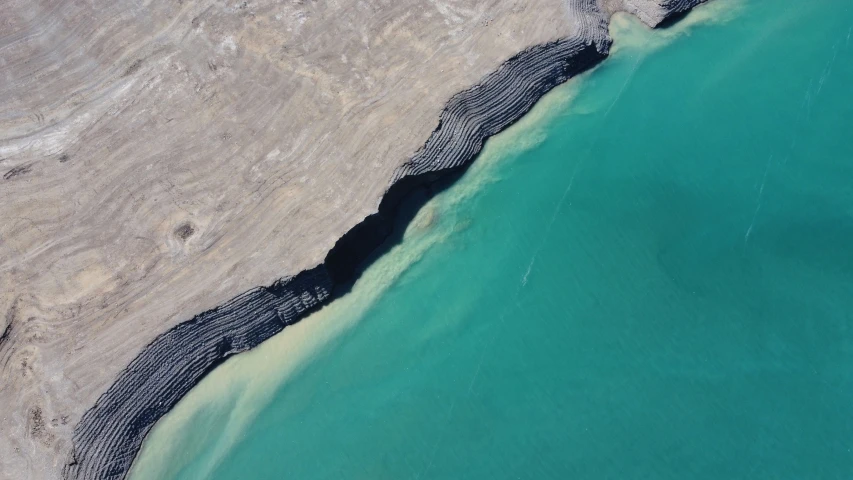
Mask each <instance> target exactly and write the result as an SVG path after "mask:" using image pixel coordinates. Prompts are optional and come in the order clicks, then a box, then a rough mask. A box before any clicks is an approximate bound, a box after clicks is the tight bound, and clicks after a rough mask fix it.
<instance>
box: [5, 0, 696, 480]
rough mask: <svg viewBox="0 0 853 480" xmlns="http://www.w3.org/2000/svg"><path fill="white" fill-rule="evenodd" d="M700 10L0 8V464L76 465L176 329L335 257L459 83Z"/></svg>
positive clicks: (573, 6) (24, 468)
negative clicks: (102, 416)
mask: <svg viewBox="0 0 853 480" xmlns="http://www.w3.org/2000/svg"><path fill="white" fill-rule="evenodd" d="M689 3H697V2H696V1H695V0H694V1H690V2H679V5H675V6H672V5H667V4H664V5H658V4H656V3H654V4H653V3H652V2H644V1H631V0H625V1H624V2H606V5H604V9H603V10H599V8H598V5H597V4H596V2H595V1H593V0H573V1H570V2H564V1H559V0H534V1H517V2H512V1H490V2H480V3H475V2H471V1H458V2H452V1H447V2H438V1H431V2H415V1H398V2H381V1H368V2H334V1H317V2H288V3H285V4H279V3H278V2H272V1H269V2H266V1H260V2H242V1H239V2H214V1H189V0H187V1H182V2H129V1H115V2H107V3H93V2H85V1H69V2H56V3H50V2H29V1H28V2H23V1H11V0H2V1H0V10H2V12H3V15H2V19H0V78H3V82H0V170H2V174H3V178H2V179H0V218H2V219H3V222H2V224H0V272H2V273H0V311H2V315H0V369H2V370H0V404H2V405H4V411H3V415H2V416H0V431H2V436H0V477H8V478H56V477H58V476H59V472H60V470H61V469H62V467H63V465H64V463H65V462H66V460H67V459H68V458H69V457H68V452H69V450H70V447H71V434H72V429H73V428H74V425H75V424H76V423H77V422H78V420H79V419H80V417H81V415H82V414H83V412H84V411H86V410H87V409H88V408H89V407H91V406H92V404H93V403H94V401H95V399H97V398H98V396H99V395H100V394H102V393H103V392H104V391H105V390H106V389H107V388H108V387H109V386H110V384H111V383H112V381H113V379H114V378H115V377H116V375H117V374H118V373H119V372H120V371H121V370H122V369H123V368H125V367H126V366H127V365H128V364H129V363H130V361H131V360H132V359H133V358H134V357H135V356H136V355H137V354H138V353H139V352H140V350H141V349H142V348H143V347H144V346H145V345H147V344H148V343H150V342H151V341H152V340H153V339H154V338H155V337H156V336H157V335H158V334H160V333H162V332H164V331H166V330H167V329H169V328H171V327H173V326H175V325H176V324H178V323H180V322H181V321H184V320H187V319H189V318H192V317H193V315H195V314H197V313H199V312H201V311H205V310H208V309H211V308H213V307H215V306H217V305H221V304H223V303H225V302H226V301H227V300H229V299H231V298H233V297H235V296H236V295H237V294H240V293H242V292H245V291H247V290H249V289H250V288H252V287H255V286H258V285H270V284H272V283H273V282H274V281H275V280H276V279H279V278H281V277H284V276H287V275H293V274H296V273H298V272H301V271H304V270H306V269H309V268H311V267H313V266H315V265H317V264H318V263H319V262H320V261H321V259H322V258H323V256H324V255H325V254H326V252H328V250H329V249H330V248H331V247H332V245H334V243H335V241H336V240H337V239H338V238H339V237H340V236H341V235H342V234H343V233H344V232H346V231H348V230H349V229H350V228H351V227H352V226H353V225H355V224H356V223H358V222H359V221H361V219H363V218H364V217H365V216H366V215H367V214H369V213H371V212H373V211H374V210H375V208H376V206H377V204H378V202H379V200H380V198H381V196H382V194H383V192H384V191H385V190H386V188H387V186H388V184H389V181H390V179H391V178H392V175H393V173H394V171H395V169H397V168H398V167H400V166H401V165H402V164H404V162H406V161H407V160H408V159H409V158H410V157H412V155H413V154H414V153H415V152H416V151H417V150H418V148H419V147H420V146H422V145H423V144H424V142H425V140H426V139H427V138H428V137H429V134H430V132H431V131H433V130H434V129H435V127H436V124H437V121H438V116H439V112H440V111H441V109H442V107H443V106H444V104H445V103H446V102H447V100H448V99H449V98H450V97H451V96H452V95H453V94H454V93H456V92H458V91H460V90H463V89H464V88H466V87H468V86H470V85H472V84H474V83H476V82H477V81H478V80H479V79H481V78H483V77H484V76H485V75H486V74H487V73H489V72H491V71H493V70H495V69H496V68H497V67H498V65H500V64H501V63H502V62H503V61H505V60H506V59H507V58H509V57H511V56H512V55H513V54H515V53H516V52H518V51H521V50H523V49H525V48H528V47H530V46H532V45H537V44H542V43H545V42H549V41H553V40H556V39H559V38H566V37H577V36H578V35H580V36H583V37H584V38H589V39H591V40H593V41H594V40H600V39H601V38H603V36H604V35H606V28H605V27H606V20H605V18H606V13H610V12H612V11H614V10H615V9H627V10H629V11H632V12H633V13H636V14H638V16H640V18H643V19H645V20H646V21H648V22H650V23H654V22H656V21H659V19H662V18H663V15H661V12H664V11H677V9H678V8H682V4H683V6H684V8H687V6H689V5H688V4H689ZM667 9H669V10H667ZM602 12H604V13H602ZM188 353H189V352H188Z"/></svg>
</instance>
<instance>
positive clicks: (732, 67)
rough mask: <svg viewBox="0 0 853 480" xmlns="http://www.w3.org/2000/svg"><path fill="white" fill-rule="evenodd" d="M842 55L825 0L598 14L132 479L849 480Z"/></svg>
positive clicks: (851, 297) (181, 415)
mask: <svg viewBox="0 0 853 480" xmlns="http://www.w3.org/2000/svg"><path fill="white" fill-rule="evenodd" d="M712 19H714V20H712ZM851 33H853V1H847V0H809V1H808V2H803V1H801V0H776V1H773V2H769V1H762V0H717V1H716V2H715V3H712V4H710V5H709V6H706V7H703V8H701V9H699V10H698V11H697V12H694V13H693V14H691V15H690V16H689V17H688V18H687V19H686V21H685V22H682V23H681V24H679V25H678V26H676V27H673V28H671V29H669V30H666V31H657V32H651V31H648V30H647V29H645V28H643V27H641V26H639V25H638V24H637V23H636V22H635V21H633V20H630V19H626V18H624V17H621V18H618V19H616V20H615V21H614V27H613V35H614V37H615V39H616V42H617V43H616V45H617V48H615V51H614V54H613V56H612V57H611V58H610V59H608V60H607V61H606V62H605V64H603V65H602V66H601V67H599V68H597V69H596V70H595V71H593V72H590V73H589V74H586V75H584V76H583V77H582V78H580V79H577V80H574V81H572V82H570V83H569V84H568V85H566V86H563V87H560V88H559V89H557V90H556V91H555V92H553V93H552V94H551V95H549V96H548V97H547V98H546V99H544V100H543V102H541V104H540V105H538V106H537V108H536V109H535V110H534V111H533V112H532V113H531V115H529V116H528V117H526V118H525V119H524V120H523V121H522V122H521V123H520V124H518V125H516V126H514V127H513V128H512V129H510V131H508V132H505V133H504V134H501V135H500V136H498V137H496V138H495V139H493V140H491V141H490V142H489V143H488V145H487V149H486V151H485V152H484V154H483V155H482V156H481V158H480V159H478V160H477V162H476V163H475V165H474V167H472V169H471V170H470V171H469V172H467V173H466V174H465V175H464V176H463V177H462V179H460V181H459V182H458V183H457V184H456V185H454V186H453V187H452V188H450V189H449V190H447V191H445V192H443V193H442V194H440V195H439V196H438V197H436V198H435V199H433V200H431V201H430V202H429V203H428V204H427V206H426V207H424V208H423V209H422V211H421V212H420V213H419V214H418V216H417V218H416V219H415V220H414V222H413V223H412V224H411V225H410V226H409V227H408V229H407V232H406V235H405V239H404V241H403V242H402V243H401V244H400V245H398V246H396V247H394V248H393V249H392V250H391V251H390V252H388V253H387V254H385V255H384V256H383V257H381V258H380V259H379V260H378V261H377V262H376V263H375V264H374V265H373V266H372V267H370V268H369V269H368V270H367V271H366V272H365V274H364V275H363V277H362V278H361V279H360V280H359V281H358V283H357V284H356V285H355V287H354V288H353V291H352V293H350V294H349V295H347V296H345V297H343V298H341V299H339V300H337V301H336V302H334V303H333V304H332V305H330V306H329V307H327V308H324V309H323V310H322V311H320V312H319V313H317V314H315V315H313V316H311V317H309V318H308V319H306V320H305V321H303V322H302V323H300V324H298V325H296V326H293V327H289V328H288V329H286V330H285V331H284V332H283V334H281V335H279V336H277V337H275V338H273V339H272V340H270V341H269V342H267V343H265V344H264V345H262V346H261V347H260V348H258V349H256V350H255V351H252V352H249V353H248V354H244V355H240V356H238V357H236V358H234V359H232V360H229V361H228V362H226V364H225V365H223V366H222V367H221V368H219V369H217V371H216V372H214V373H213V374H212V375H210V376H209V377H207V378H206V379H205V380H204V381H203V382H202V384H200V385H199V387H198V388H196V389H194V390H193V391H192V392H191V394H190V395H188V396H187V398H186V399H185V400H183V401H182V402H181V403H180V404H179V405H178V407H177V408H176V409H175V410H174V411H173V413H171V414H170V415H168V416H167V417H166V418H164V420H163V421H161V422H160V423H159V424H158V426H157V427H156V428H155V430H154V432H153V433H152V434H151V435H150V436H149V438H148V440H146V443H145V446H144V448H143V451H142V453H141V455H140V457H139V459H138V461H137V462H136V463H135V465H134V471H133V475H132V477H131V478H133V479H134V480H145V479H163V478H176V479H196V478H211V479H223V480H224V479H243V478H263V479H266V478H270V479H272V478H299V479H325V478H369V479H378V478H389V479H400V478H411V479H427V478H441V479H443V478H471V479H479V478H489V479H491V478H555V479H556V478H559V479H562V478H578V479H584V478H588V479H603V478H619V479H624V478H656V479H682V478H701V479H706V478H707V479H714V480H717V479H721V478H768V479H769V478H774V479H778V478H791V479H794V478H798V479H799V478H849V477H850V476H851V475H853V453H851V450H850V448H851V446H853V401H851V400H853V243H851V242H853V92H852V91H851V88H850V85H853V38H851Z"/></svg>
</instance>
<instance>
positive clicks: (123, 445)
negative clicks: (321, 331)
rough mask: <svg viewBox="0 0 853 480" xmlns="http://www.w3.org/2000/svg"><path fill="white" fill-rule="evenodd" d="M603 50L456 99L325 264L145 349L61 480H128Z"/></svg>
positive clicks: (543, 48) (561, 52)
mask: <svg viewBox="0 0 853 480" xmlns="http://www.w3.org/2000/svg"><path fill="white" fill-rule="evenodd" d="M589 3H590V4H591V2H589ZM611 3H615V2H611ZM635 3H643V2H635ZM645 3H647V4H649V3H650V2H645ZM700 3H703V0H672V1H669V2H665V3H662V4H661V3H658V4H654V5H645V6H644V7H637V6H636V5H635V4H634V3H632V2H625V3H620V4H618V5H616V7H618V8H615V9H614V6H613V5H608V4H606V3H605V8H607V9H609V12H611V13H612V12H613V11H614V10H627V11H630V12H632V13H635V14H636V13H639V15H638V17H640V18H641V20H643V21H644V22H646V23H647V24H650V25H652V26H657V25H659V24H662V23H665V22H667V20H669V19H672V18H678V16H679V15H680V14H683V13H685V12H687V11H689V10H690V9H691V8H693V7H694V6H696V5H698V4H700ZM626 5H627V6H628V7H629V8H626ZM590 8H593V7H590ZM605 27H606V25H605ZM609 48H610V40H609V38H608V37H607V36H606V35H600V34H599V35H585V36H578V37H575V38H571V39H561V40H557V41H554V42H549V43H547V44H542V45H537V46H535V47H532V48H530V49H527V50H525V51H523V52H521V53H519V54H518V55H516V56H514V57H512V58H511V59H509V60H507V61H506V62H505V63H504V64H502V65H501V67H500V68H499V69H498V70H496V71H495V72H493V73H491V74H489V75H488V76H486V77H485V78H484V79H483V80H482V81H481V82H480V83H478V84H477V85H475V86H474V87H472V88H470V89H468V90H465V91H463V92H461V93H459V94H457V95H455V96H453V97H452V98H451V99H450V101H449V102H448V103H447V106H446V107H445V109H444V110H443V111H442V114H441V120H440V122H439V126H438V127H437V128H436V130H435V131H434V132H433V133H432V134H431V135H430V137H429V139H428V140H427V142H426V144H425V145H424V147H423V148H422V149H421V150H420V151H419V152H418V153H417V154H416V155H415V156H414V157H413V158H412V159H410V160H409V161H408V162H406V163H405V164H404V165H402V166H401V167H399V168H398V169H397V170H396V171H395V173H394V176H393V178H392V182H391V186H390V187H389V189H388V190H387V191H386V193H385V195H384V196H383V199H382V201H381V203H380V205H379V207H378V211H377V212H376V213H374V214H371V215H369V216H368V217H366V218H365V219H364V220H363V221H362V222H361V223H359V224H357V225H356V226H355V227H354V228H353V229H351V230H350V231H349V232H347V233H346V234H345V235H344V236H343V237H342V238H341V239H340V240H338V242H337V243H336V244H335V246H334V247H333V248H332V250H331V251H330V252H329V254H328V255H327V256H326V258H325V260H324V262H323V263H322V264H320V265H318V266H317V267H315V268H312V269H310V270H306V271H303V272H302V273H300V274H298V275H296V276H293V277H289V278H284V279H281V280H279V281H278V282H276V283H275V284H273V285H272V286H270V287H261V288H257V289H253V290H251V291H249V292H246V293H245V294H242V295H240V296H238V297H236V298H234V299H233V300H231V301H229V302H228V303H226V304H224V305H222V306H221V307H217V308H215V309H213V310H210V311H207V312H204V313H202V314H200V315H197V316H196V317H194V318H193V319H192V320H190V321H187V322H184V323H181V324H179V325H178V326H176V327H174V328H172V329H171V330H169V331H168V332H166V333H164V334H163V335H161V336H159V337H157V339H156V340H154V342H152V343H151V344H149V345H148V346H147V347H146V348H145V349H144V350H143V351H142V352H141V353H140V354H139V355H138V356H137V357H136V358H135V359H134V360H133V362H132V363H131V364H130V365H129V366H128V367H127V368H126V369H125V370H123V371H122V373H121V374H120V375H119V377H118V379H117V380H116V381H115V383H114V384H113V385H112V386H111V387H110V388H109V389H108V390H107V392H105V393H104V394H103V395H102V396H101V397H100V398H99V399H98V401H97V403H96V404H95V405H94V406H93V407H92V408H91V409H90V410H88V411H87V412H86V414H85V415H84V416H83V418H82V419H81V421H80V423H79V424H78V425H77V426H76V428H75V432H74V447H73V451H72V453H71V457H70V460H69V462H68V464H67V465H66V467H65V469H64V475H65V477H66V478H74V479H89V478H124V476H125V475H126V474H127V472H128V471H129V469H130V466H131V463H132V461H133V459H134V457H135V456H136V454H137V452H138V451H139V448H140V447H141V444H142V441H143V439H144V437H145V435H146V434H147V433H148V432H149V431H150V429H151V428H152V427H153V425H154V423H155V422H156V421H157V420H158V419H159V418H160V417H162V416H163V415H164V414H166V413H167V412H168V411H169V410H170V409H171V408H172V407H173V406H174V405H175V404H176V403H177V402H178V401H179V400H180V399H181V398H182V397H183V396H184V395H185V394H186V393H187V392H188V391H189V389H191V388H192V387H193V386H194V385H196V384H197V383H198V382H199V381H200V380H201V379H202V378H203V377H204V376H205V375H206V374H207V373H209V372H210V371H211V370H212V369H213V368H215V367H216V366H217V365H219V364H220V363H222V362H223V361H224V360H225V359H227V358H228V357H230V356H231V355H234V354H237V353H240V352H242V351H245V350H248V349H250V348H253V347H254V346H256V345H258V344H260V343H261V342H263V341H264V340H266V339H268V338H270V337H271V336H272V335H275V334H276V333H278V332H280V331H281V330H283V329H284V328H285V327H286V326H287V325H290V324H293V323H296V322H298V321H299V320H301V319H302V318H304V317H305V316H307V315H308V314H309V313H310V312H311V311H313V310H314V309H315V308H316V307H318V306H320V305H322V304H323V303H325V302H326V301H328V300H329V299H330V298H331V291H332V290H333V288H334V287H335V286H336V285H338V284H340V283H342V282H346V281H349V280H351V276H352V275H353V272H354V271H355V269H356V267H357V266H358V264H359V263H361V262H363V261H364V260H365V259H366V258H367V256H368V255H369V254H370V253H371V252H372V251H373V250H374V249H375V248H377V247H378V246H379V245H380V244H381V243H382V241H384V239H385V238H386V237H387V235H388V234H389V233H390V229H391V225H392V223H393V221H394V217H395V212H396V208H397V206H398V204H399V202H400V201H401V199H402V198H403V197H404V196H405V195H406V194H407V193H408V192H409V191H411V190H412V189H414V188H416V187H417V186H419V185H423V184H424V183H430V182H434V181H435V180H437V179H438V178H439V177H440V176H442V175H446V174H448V173H451V172H454V171H458V170H459V169H464V168H465V167H466V166H467V165H469V164H470V163H471V162H472V161H473V160H474V159H475V158H476V156H477V154H478V153H479V152H480V150H481V149H482V146H483V143H484V142H485V140H486V139H487V138H488V137H490V136H492V135H495V134H497V133H499V132H500V131H502V130H503V129H505V128H507V127H508V126H510V125H511V124H512V123H514V122H515V121H517V120H518V119H519V118H521V117H522V116H523V115H524V114H525V113H527V112H528V111H529V110H530V108H532V106H533V104H534V103H535V102H536V101H538V100H539V99H540V98H541V97H542V96H543V95H545V94H546V93H547V92H548V91H550V90H551V89H553V88H554V87H555V86H557V85H559V84H561V83H563V82H565V81H566V80H568V79H569V78H571V77H572V76H575V75H577V74H579V73H581V72H583V71H585V70H587V69H589V68H591V67H592V66H594V65H596V64H598V63H599V62H600V61H602V60H603V59H604V58H606V56H607V54H608V52H609Z"/></svg>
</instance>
